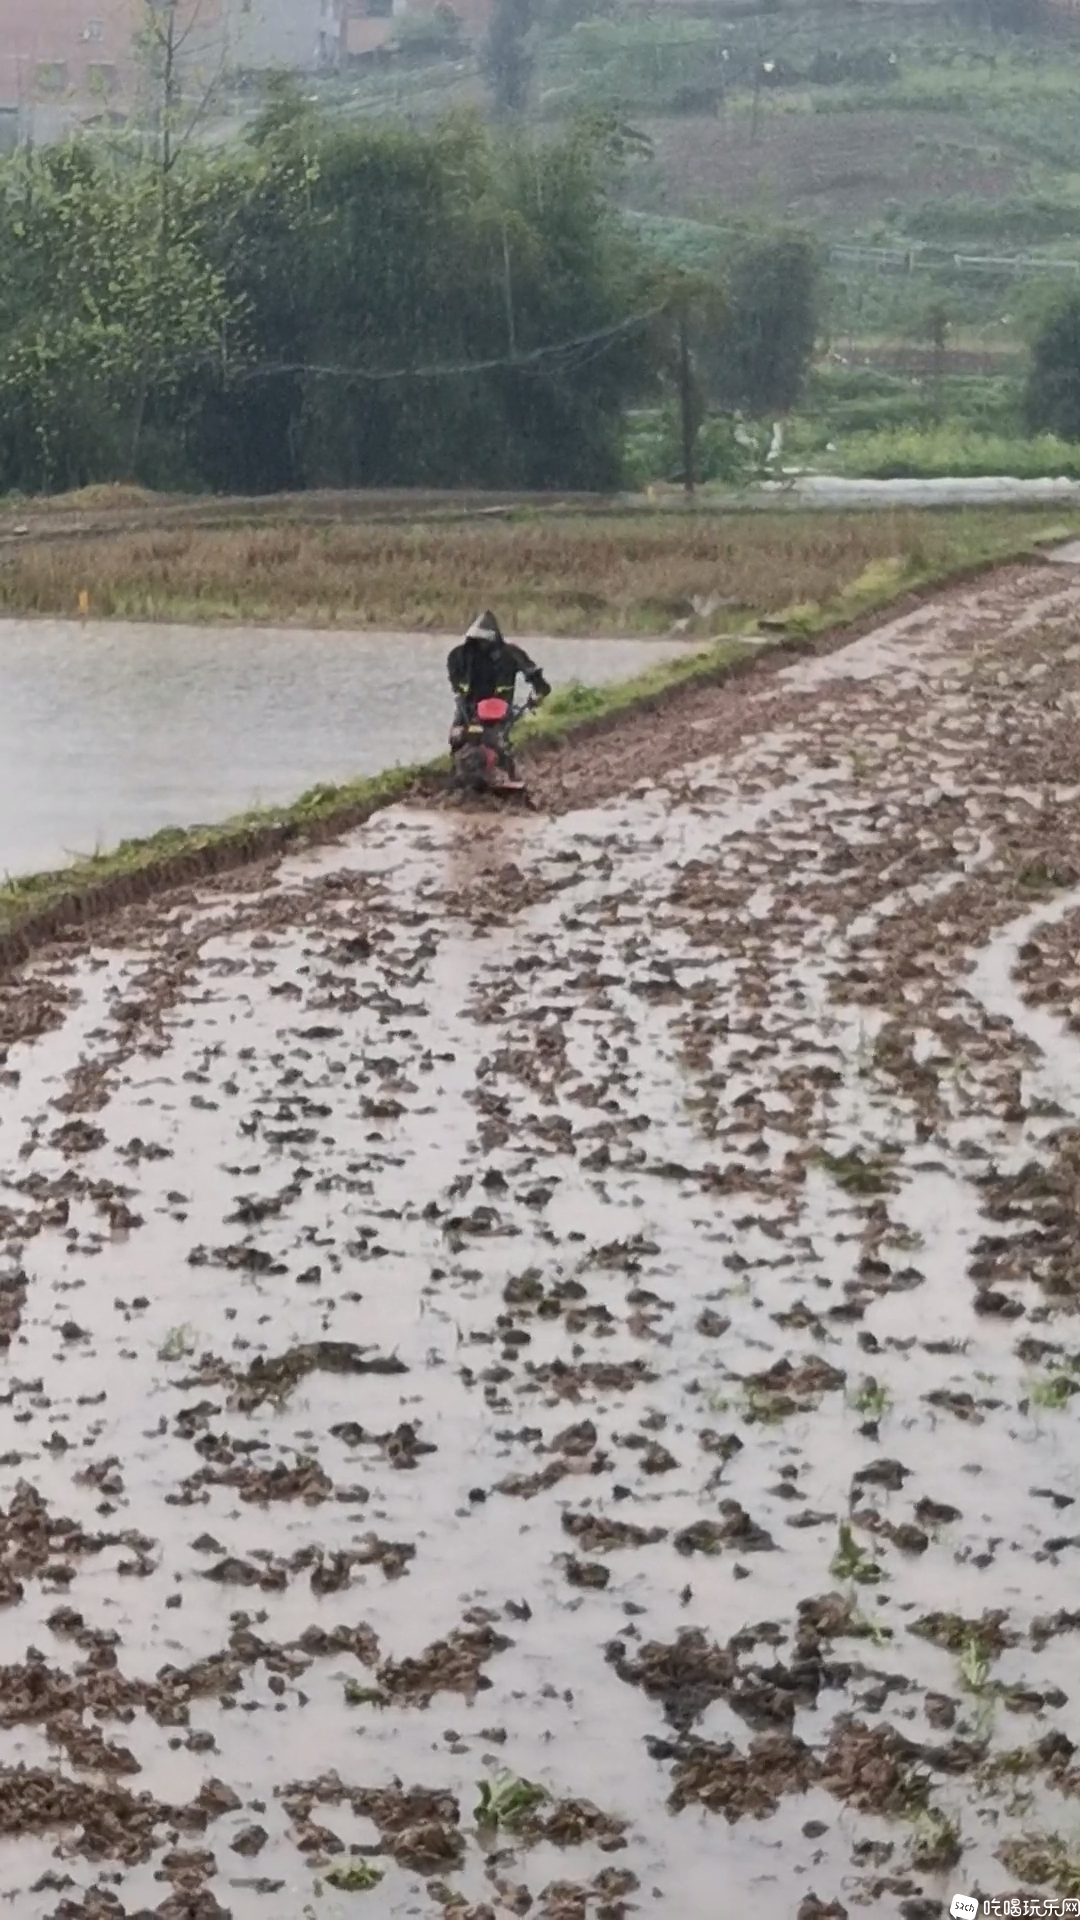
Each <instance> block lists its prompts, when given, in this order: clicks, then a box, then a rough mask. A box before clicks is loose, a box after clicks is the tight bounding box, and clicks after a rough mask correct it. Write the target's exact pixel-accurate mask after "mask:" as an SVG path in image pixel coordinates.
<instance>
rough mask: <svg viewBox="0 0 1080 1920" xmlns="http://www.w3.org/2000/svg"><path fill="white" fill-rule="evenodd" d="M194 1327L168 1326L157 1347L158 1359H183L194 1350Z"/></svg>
mask: <svg viewBox="0 0 1080 1920" xmlns="http://www.w3.org/2000/svg"><path fill="white" fill-rule="evenodd" d="M195 1341H196V1334H195V1329H194V1327H189V1326H183V1327H170V1328H169V1331H168V1333H167V1334H166V1335H165V1338H164V1340H163V1341H162V1343H161V1345H160V1347H159V1348H158V1359H159V1360H184V1359H186V1358H187V1356H188V1355H189V1354H192V1353H194V1351H195Z"/></svg>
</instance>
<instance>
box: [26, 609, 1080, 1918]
mask: <svg viewBox="0 0 1080 1920" xmlns="http://www.w3.org/2000/svg"><path fill="white" fill-rule="evenodd" d="M1078 608H1080V599H1078V593H1077V589H1076V588H1075V587H1072V586H1069V585H1068V584H1067V583H1066V584H1064V585H1061V584H1057V585H1055V584H1053V583H1050V584H1048V577H1047V576H1046V575H1036V574H1030V575H1023V576H1020V577H1018V578H1017V579H1016V580H1014V581H1013V582H1012V583H1011V585H1010V586H1009V588H1008V589H1007V590H1005V589H1000V588H999V589H995V590H987V591H986V592H984V593H982V594H969V595H967V596H966V597H960V598H958V599H956V600H954V601H952V602H950V603H949V604H948V605H947V606H945V607H943V608H940V609H937V610H936V611H935V610H930V612H929V613H927V614H926V615H925V616H923V617H920V619H919V620H917V621H915V622H912V621H911V620H910V619H909V620H908V621H906V622H903V623H900V622H898V623H893V624H892V625H891V626H890V627H888V628H886V629H883V630H882V631H880V632H879V633H878V634H875V635H871V636H868V637H867V638H866V639H864V640H862V641H859V642H857V643H855V645H853V646H852V647H851V648H849V649H847V650H846V651H845V652H843V653H838V654H836V655H834V656H832V657H831V658H830V659H829V660H827V661H823V662H822V661H808V662H806V663H801V664H800V665H798V666H797V667H795V668H792V669H789V670H787V671H786V672H784V673H782V674H778V675H775V676H773V677H771V678H769V679H767V680H763V681H761V682H759V683H758V684H756V685H755V684H753V683H744V684H743V685H742V686H740V688H739V689H737V690H729V692H728V705H727V706H726V707H724V708H723V709H722V710H721V709H719V708H718V710H717V712H718V717H717V720H716V741H715V742H714V750H713V752H712V755H711V757H705V758H701V759H699V760H697V761H696V762H694V763H692V764H690V765H687V766H686V767H684V768H682V769H681V770H679V771H678V772H676V773H674V774H671V775H669V776H668V777H667V778H666V779H665V780H664V781H663V782H662V783H654V782H651V781H646V782H644V783H642V785H641V786H640V788H639V789H637V790H634V791H631V792H629V793H626V794H624V795H622V796H621V797H616V798H613V799H610V800H608V801H606V802H604V803H602V804H598V805H595V806H590V807H589V808H588V810H583V809H579V810H577V811H574V810H569V811H563V812H561V813H560V814H558V815H555V814H552V815H550V816H543V815H540V816H517V817H513V818H511V817H498V818H495V819H489V818H488V817H486V816H483V815H478V814H474V813H470V814H464V813H455V812H453V811H447V812H445V813H442V814H427V813H421V812H408V811H404V810H399V811H396V812H391V813H386V814H383V815H380V816H379V817H378V818H377V819H375V820H373V821H372V822H371V823H370V824H369V826H368V827H367V828H366V829H365V830H364V831H363V832H361V833H359V834H357V835H356V836H354V837H353V838H351V839H350V840H349V841H347V842H345V843H343V844H342V845H340V846H337V847H334V848H332V849H324V850H322V851H321V852H320V853H319V854H318V855H317V856H308V857H305V858H303V859H297V860H293V861H292V862H290V863H288V864H286V865H283V866H279V867H278V868H276V869H274V870H273V871H268V872H260V873H253V874H252V875H250V876H249V877H248V878H247V879H246V880H243V881H241V882H237V881H236V880H235V879H234V880H232V881H230V882H229V883H228V884H225V883H222V884H219V885H217V886H208V887H206V888H203V889H199V890H197V891H193V892H190V893H188V894H186V895H184V896H177V897H174V898H172V899H170V900H167V901H165V902H163V903H161V904H159V905H158V906H156V907H154V908H151V909H142V910H133V911H132V912H131V913H130V914H129V915H128V916H127V917H126V918H125V919H123V920H121V921H119V922H117V924H116V925H115V927H113V928H111V929H110V930H109V931H108V933H107V934H106V935H100V934H99V935H95V936H94V937H93V938H92V939H90V940H88V941H87V940H83V941H82V942H81V943H76V944H74V945H69V946H68V947H67V948H65V949H64V950H62V951H61V950H58V951H56V952H55V953H53V954H47V955H45V956H43V957H42V958H41V959H40V960H39V961H38V962H37V963H36V964H35V965H34V966H33V967H32V968H31V969H30V970H29V971H28V973H27V974H26V975H25V976H24V977H23V978H22V979H21V980H19V981H15V982H12V983H11V984H10V985H9V987H8V988H7V990H6V992H5V994H4V997H3V1000H2V1002H0V1022H2V1024H0V1036H6V1038H7V1041H8V1043H9V1044H8V1052H7V1059H6V1066H5V1069H4V1084H3V1087H2V1089H0V1168H2V1169H3V1174H4V1182H5V1186H4V1192H3V1194H2V1195H0V1200H2V1203H3V1207H4V1211H3V1213H2V1215H0V1226H2V1231H3V1236H4V1242H5V1246H6V1253H5V1255H4V1257H3V1270H2V1273H0V1328H2V1329H3V1331H4V1333H5V1334H6V1337H7V1340H8V1350H7V1359H6V1362H5V1363H4V1368H3V1373H2V1375H0V1599H2V1600H3V1601H4V1602H6V1605H5V1606H4V1608H3V1610H2V1611H0V1636H2V1638H0V1648H2V1658H3V1661H4V1662H6V1667H5V1671H4V1675H3V1687H2V1690H0V1884H2V1885H3V1887H4V1888H5V1889H6V1890H10V1891H11V1893H12V1895H13V1897H14V1901H15V1906H14V1911H16V1912H17V1913H18V1914H19V1915H20V1916H22V1915H24V1914H25V1915H26V1916H27V1920H44V1916H47V1915H48V1916H57V1920H76V1917H77V1916H83V1917H84V1920H90V1916H99V1915H123V1914H127V1915H134V1914H147V1913H155V1914H159V1915H162V1916H166V1920H175V1917H176V1916H213V1915H221V1914H232V1915H235V1916H236V1920H257V1917H258V1916H262V1917H263V1920H299V1916H301V1915H303V1914H304V1913H305V1912H306V1910H307V1907H308V1904H309V1903H312V1911H314V1912H316V1913H317V1914H319V1915H326V1916H328V1920H335V1917H336V1916H340V1915H344V1914H347V1913H348V1914H351V1913H354V1912H365V1913H366V1912H368V1911H369V1910H370V1911H371V1912H372V1913H373V1914H379V1915H387V1916H394V1917H395V1920H396V1917H397V1916H405V1915H413V1914H415V1915H422V1916H428V1915H431V1916H434V1915H437V1914H439V1913H446V1914H450V1915H457V1916H458V1920H465V1917H466V1916H471V1920H492V1917H493V1916H494V1917H495V1920H505V1916H508V1915H514V1914H519V1915H520V1914H525V1913H532V1914H534V1915H538V1916H542V1920H616V1917H617V1916H628V1915H631V1914H634V1913H638V1912H642V1913H647V1912H656V1911H660V1912H664V1913H670V1914H672V1915H673V1916H679V1920H684V1917H685V1920H712V1916H713V1915H715V1914H717V1913H719V1912H723V1913H740V1914H741V1913H746V1914H752V1915H754V1916H755V1920H757V1916H761V1920H783V1917H786V1916H795V1915H798V1916H800V1920H822V1916H825V1915H833V1916H843V1915H844V1914H847V1913H854V1912H855V1911H857V1910H861V1909H864V1908H869V1909H871V1910H873V1911H875V1912H881V1913H884V1914H886V1915H889V1916H903V1920H934V1916H936V1915H939V1914H941V1913H943V1912H946V1911H947V1910H948V1904H949V1900H950V1898H951V1896H952V1893H953V1892H955V1891H958V1890H964V1891H971V1890H972V1889H974V1888H979V1889H980V1890H982V1891H985V1893H986V1894H988V1895H991V1896H1001V1895H1004V1894H1007V1893H1014V1892H1017V1891H1018V1890H1020V1889H1026V1890H1028V1891H1031V1890H1033V1889H1035V1890H1039V1889H1041V1890H1042V1891H1043V1892H1044V1893H1051V1892H1061V1893H1071V1892H1072V1890H1073V1888H1074V1886H1075V1880H1076V1875H1077V1872H1078V1866H1077V1858H1076V1854H1075V1852H1074V1850H1073V1838H1072V1836H1073V1835H1074V1834H1075V1831H1076V1812H1077V1795H1078V1791H1080V1769H1078V1768H1077V1766H1076V1764H1075V1760H1074V1747H1073V1740H1074V1738H1075V1731H1076V1715H1077V1702H1078V1700H1080V1603H1078V1601H1077V1595H1076V1578H1075V1568H1076V1565H1077V1555H1078V1553H1080V1520H1078V1519H1077V1518H1076V1517H1075V1516H1076V1514H1077V1502H1078V1499H1080V1467H1078V1464H1077V1462H1078V1454H1077V1421H1076V1412H1075V1408H1076V1404H1077V1402H1076V1397H1075V1396H1076V1392H1077V1390H1078V1388H1080V1330H1078V1329H1077V1323H1076V1319H1075V1308H1076V1303H1077V1299H1078V1297H1080V1253H1078V1251H1077V1237H1076V1229H1075V1192H1076V1177H1077V1176H1076V1167H1077V1164H1078V1160H1080V1145H1078V1143H1080V1059H1078V1057H1077V1046H1078V1044H1080V1043H1078V1042H1077V1040H1076V1039H1075V1038H1074V1036H1073V1031H1072V1023H1073V1022H1074V1021H1080V980H1078V979H1077V977H1076V959H1075V955H1076V951H1077V946H1076V929H1077V916H1078V914H1080V844H1078V836H1077V832H1076V829H1075V827H1074V825H1073V818H1074V813H1075V802H1076V797H1077V793H1078V790H1080V764H1078V757H1077V754H1076V749H1075V745H1074V733H1075V729H1074V726H1073V724H1072V718H1071V713H1072V705H1071V703H1072V702H1074V701H1075V700H1076V699H1078V698H1080V648H1077V647H1076V646H1075V645H1074V643H1073V639H1072V635H1073V633H1074V631H1075V627H1076V619H1077V612H1078ZM735 700H737V701H738V702H739V705H738V708H737V710H736V709H734V708H733V707H732V706H731V704H730V703H731V702H732V701H735ZM729 737H730V738H731V739H732V741H733V744H731V745H729V746H727V747H724V748H723V749H722V750H721V748H720V746H719V742H720V741H721V740H722V739H727V738H729ZM702 744H703V746H705V747H706V748H707V747H708V742H707V741H705V740H704V739H703V741H702ZM585 793H586V789H585V785H584V782H583V783H582V790H581V796H580V797H581V798H583V799H584V798H585ZM1067 940H1071V942H1072V945H1071V950H1070V949H1068V948H1067V947H1066V945H1065V944H1064V943H1066V941H1067ZM1070 951H1071V958H1065V957H1063V956H1065V955H1066V953H1068V952H1070ZM20 1034H26V1035H36V1036H37V1037H36V1038H26V1039H20V1038H19V1037H18V1036H19V1035H20ZM506 1776H509V1778H507V1777H506ZM526 1783H528V1784H526ZM530 1787H531V1788H535V1789H536V1790H537V1791H536V1792H535V1793H532V1792H530V1790H529V1789H530ZM485 1806H486V1807H487V1808H488V1809H489V1811H490V1809H491V1808H492V1807H493V1806H494V1809H495V1811H496V1813H499V1814H501V1820H498V1821H496V1822H494V1823H493V1822H492V1821H491V1819H490V1818H487V1817H480V1818H478V1817H477V1810H478V1809H483V1808H484V1807H485ZM720 1874H722V1876H723V1879H722V1885H723V1895H722V1899H721V1897H720V1895H719V1894H718V1885H719V1884H720V1883H719V1882H718V1875H720ZM379 1875H381V1876H382V1877H381V1878H380V1879H378V1883H377V1885H375V1886H374V1887H373V1888H372V1889H371V1890H370V1891H367V1892H362V1891H359V1890H347V1889H348V1887H349V1884H350V1882H352V1883H356V1882H359V1881H363V1880H365V1879H374V1878H375V1877H376V1876H379ZM336 1882H340V1883H342V1884H341V1885H340V1886H336V1885H335V1883H336ZM365 1902H366V1904H365Z"/></svg>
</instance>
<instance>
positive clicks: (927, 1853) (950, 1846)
mask: <svg viewBox="0 0 1080 1920" xmlns="http://www.w3.org/2000/svg"><path fill="white" fill-rule="evenodd" d="M962 1851H963V1847H962V1844H961V1840H960V1823H959V1821H958V1820H956V1819H955V1818H954V1817H953V1816H952V1815H951V1814H947V1813H942V1811H941V1809H940V1808H939V1807H926V1808H924V1809H923V1811H922V1812H921V1813H920V1814H919V1815H918V1817H917V1819H916V1821H915V1832H914V1835H913V1836H912V1841H911V1864H912V1866H913V1867H918V1868H920V1869H921V1871H922V1872H923V1873H942V1872H944V1871H945V1870H946V1869H947V1868H949V1867H955V1865H956V1863H957V1861H958V1860H959V1858H960V1855H961V1853H962Z"/></svg>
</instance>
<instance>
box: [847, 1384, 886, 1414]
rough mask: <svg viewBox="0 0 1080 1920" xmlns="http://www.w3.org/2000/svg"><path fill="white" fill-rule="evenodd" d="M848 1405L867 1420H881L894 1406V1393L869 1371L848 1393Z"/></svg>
mask: <svg viewBox="0 0 1080 1920" xmlns="http://www.w3.org/2000/svg"><path fill="white" fill-rule="evenodd" d="M848 1406H849V1407H850V1408H851V1410H852V1412H853V1413H861V1414H862V1416H863V1418H864V1419H865V1420H880V1419H882V1417H883V1416H884V1415H885V1414H886V1413H888V1411H889V1408H890V1407H891V1406H892V1395H891V1394H890V1392H889V1389H888V1387H883V1386H882V1384H881V1382H880V1381H879V1380H875V1379H874V1376H873V1374H870V1373H868V1374H867V1375H866V1378H865V1379H864V1380H861V1381H860V1382H859V1385H858V1386H857V1387H855V1388H854V1389H853V1390H852V1392H851V1393H850V1394H849V1395H848Z"/></svg>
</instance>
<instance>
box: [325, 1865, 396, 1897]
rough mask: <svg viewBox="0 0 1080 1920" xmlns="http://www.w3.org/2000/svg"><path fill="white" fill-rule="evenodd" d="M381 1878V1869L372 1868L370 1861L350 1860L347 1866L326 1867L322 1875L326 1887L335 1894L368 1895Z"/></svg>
mask: <svg viewBox="0 0 1080 1920" xmlns="http://www.w3.org/2000/svg"><path fill="white" fill-rule="evenodd" d="M382 1877H383V1870H382V1868H381V1867H373V1866H372V1864H371V1862H370V1860H352V1861H350V1862H349V1864H348V1865H347V1866H336V1867H328V1868H327V1870H326V1872H325V1873H324V1875H323V1879H324V1880H325V1881H326V1884H327V1886H328V1887H333V1888H334V1890H335V1892H336V1893H370V1892H371V1889H372V1887H377V1886H378V1884H379V1882H380V1880H381V1879H382Z"/></svg>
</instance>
